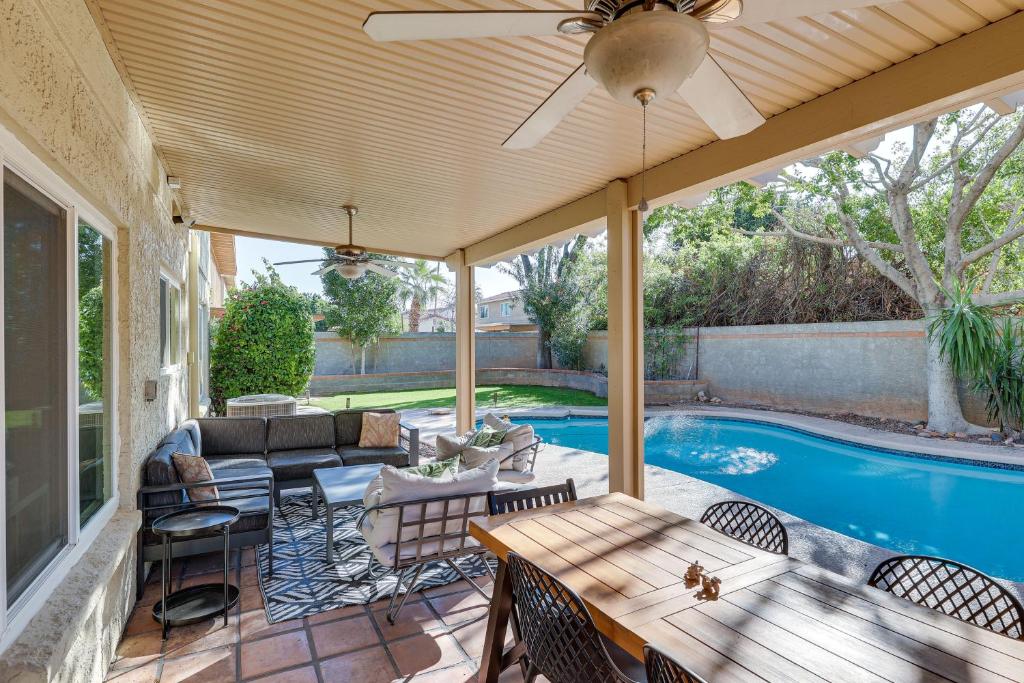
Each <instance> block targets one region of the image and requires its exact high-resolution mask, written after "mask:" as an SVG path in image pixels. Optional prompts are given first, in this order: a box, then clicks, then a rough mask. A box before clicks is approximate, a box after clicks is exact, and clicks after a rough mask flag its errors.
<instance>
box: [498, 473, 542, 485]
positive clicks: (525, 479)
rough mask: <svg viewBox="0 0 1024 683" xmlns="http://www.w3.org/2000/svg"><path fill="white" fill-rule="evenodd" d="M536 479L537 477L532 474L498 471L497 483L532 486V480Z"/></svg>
mask: <svg viewBox="0 0 1024 683" xmlns="http://www.w3.org/2000/svg"><path fill="white" fill-rule="evenodd" d="M536 478H537V475H536V474H534V473H533V472H530V471H526V472H520V471H519V470H499V471H498V481H499V482H506V483H509V484H516V485H517V486H518V485H522V484H532V483H533V480H534V479H536Z"/></svg>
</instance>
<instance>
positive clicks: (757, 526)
mask: <svg viewBox="0 0 1024 683" xmlns="http://www.w3.org/2000/svg"><path fill="white" fill-rule="evenodd" d="M700 521H701V523H703V524H707V525H708V526H709V527H711V528H712V529H715V530H716V531H721V532H722V533H723V534H725V535H726V536H732V537H733V538H735V539H736V540H738V541H743V542H744V543H746V544H747V545H752V546H754V547H755V548H760V549H761V550H767V551H768V552H770V553H779V554H781V555H788V554H789V535H788V534H787V533H786V527H785V525H783V523H782V522H781V521H780V520H779V518H778V517H776V516H775V515H774V514H772V513H771V512H769V511H768V510H766V509H765V508H763V507H761V506H760V505H757V504H755V503H748V502H746V501H743V500H725V501H722V502H721V503H715V504H714V505H712V506H711V507H709V508H708V509H707V510H705V511H704V514H703V515H702V516H701V518H700Z"/></svg>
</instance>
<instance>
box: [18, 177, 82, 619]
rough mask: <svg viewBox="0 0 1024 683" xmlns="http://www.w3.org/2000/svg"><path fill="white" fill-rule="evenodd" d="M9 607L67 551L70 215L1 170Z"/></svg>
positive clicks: (21, 180) (30, 187)
mask: <svg viewBox="0 0 1024 683" xmlns="http://www.w3.org/2000/svg"><path fill="white" fill-rule="evenodd" d="M3 183H4V184H3V195H4V196H3V201H4V203H3V206H4V211H3V216H4V252H3V253H4V270H3V274H4V277H3V287H4V416H5V420H4V426H5V432H6V434H5V437H6V438H5V457H6V462H5V474H6V482H5V485H6V493H7V501H6V508H7V509H6V513H7V539H6V548H5V550H6V555H7V557H6V568H7V577H6V579H7V581H6V589H7V607H10V606H11V605H13V604H14V603H15V602H16V601H17V600H18V598H20V597H21V596H22V594H23V593H25V590H26V589H27V588H28V587H29V585H30V584H31V583H32V582H33V581H34V580H35V578H36V577H37V576H39V574H40V573H41V572H42V571H43V570H44V569H45V568H46V567H47V566H48V565H49V564H50V563H51V562H52V561H53V560H54V558H56V557H57V555H58V554H59V553H60V552H61V551H62V550H63V549H64V548H65V547H66V546H67V545H68V541H69V538H68V533H69V514H68V512H69V510H68V504H69V496H68V491H69V489H68V486H69V482H68V472H69V469H70V468H69V467H68V457H69V455H68V451H69V449H68V437H69V429H68V389H69V387H68V372H67V369H68V333H69V331H70V330H68V299H67V291H68V268H67V263H68V260H67V257H68V239H67V237H68V232H67V231H68V214H67V211H66V209H65V208H64V207H62V206H61V205H59V204H57V203H56V202H55V201H53V200H52V199H50V198H49V197H48V196H46V195H45V194H43V193H42V192H40V191H39V190H37V189H36V188H35V187H33V186H32V185H30V184H29V183H28V182H26V181H25V180H23V179H22V178H20V177H19V176H18V175H16V174H14V173H13V172H12V171H11V170H10V169H5V170H4V181H3Z"/></svg>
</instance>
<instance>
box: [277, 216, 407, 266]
mask: <svg viewBox="0 0 1024 683" xmlns="http://www.w3.org/2000/svg"><path fill="white" fill-rule="evenodd" d="M341 208H342V209H344V210H345V213H347V214H348V244H339V245H338V246H336V247H334V256H330V257H327V258H325V259H323V258H314V259H304V260H302V261H280V262H278V263H275V264H274V265H275V266H287V265H291V264H293V263H323V262H324V261H328V263H327V265H325V266H324V267H323V268H321V269H320V270H318V271H316V272H315V273H313V275H323V274H324V273H327V272H330V271H332V270H336V271H337V272H338V275H340V276H342V277H343V278H345V279H346V280H358V279H359V278H361V277H362V276H363V275H365V274H366V273H367V272H371V273H377V274H378V275H383V276H384V277H398V273H396V272H395V271H393V270H391V268H393V267H397V268H412V267H413V264H411V263H407V262H405V261H388V260H384V259H375V258H371V257H370V255H369V254H368V253H366V249H364V248H363V247H359V246H356V245H355V244H353V243H352V219H353V218H355V215H356V214H357V213H359V209H358V208H356V207H354V206H350V205H345V206H343V207H341Z"/></svg>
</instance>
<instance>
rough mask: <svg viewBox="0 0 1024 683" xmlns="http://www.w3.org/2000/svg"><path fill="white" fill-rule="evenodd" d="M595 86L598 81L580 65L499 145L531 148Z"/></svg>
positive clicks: (506, 147) (507, 147) (512, 147)
mask: <svg viewBox="0 0 1024 683" xmlns="http://www.w3.org/2000/svg"><path fill="white" fill-rule="evenodd" d="M596 85H597V81H595V80H594V79H593V78H591V77H590V75H589V74H587V69H586V67H585V66H584V65H583V64H580V65H579V66H578V67H577V68H576V70H575V71H573V72H572V74H571V75H570V76H569V77H568V78H567V79H565V80H564V81H562V84H561V85H559V86H558V87H557V88H555V90H554V92H552V93H551V94H550V95H548V98H547V99H546V100H544V101H543V102H542V103H541V105H540V106H539V107H537V108H536V109H534V110H533V113H532V114H530V115H529V116H528V117H527V119H526V120H525V121H523V122H522V123H521V124H519V127H518V128H516V130H515V132H514V133H512V135H509V136H508V139H507V140H505V142H503V143H501V146H502V147H504V148H505V149H528V148H530V147H533V146H534V145H536V144H537V143H538V142H540V141H541V140H543V139H544V136H545V135H547V134H548V133H550V132H551V131H552V130H554V128H555V126H557V125H558V124H559V123H561V122H562V119H564V118H565V117H566V116H568V115H569V113H570V112H572V110H573V109H575V108H576V107H577V106H578V105H579V103H580V102H582V101H583V98H584V97H586V96H587V94H589V93H590V91H591V90H593V89H594V86H596Z"/></svg>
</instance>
